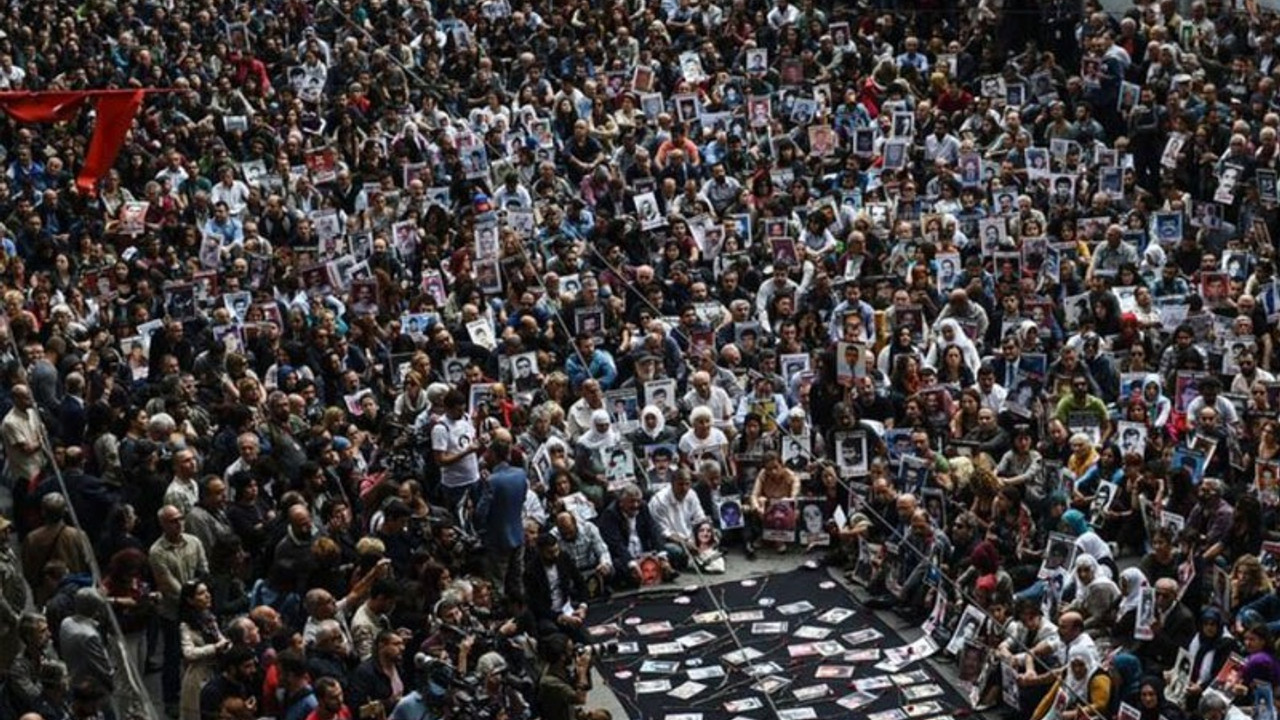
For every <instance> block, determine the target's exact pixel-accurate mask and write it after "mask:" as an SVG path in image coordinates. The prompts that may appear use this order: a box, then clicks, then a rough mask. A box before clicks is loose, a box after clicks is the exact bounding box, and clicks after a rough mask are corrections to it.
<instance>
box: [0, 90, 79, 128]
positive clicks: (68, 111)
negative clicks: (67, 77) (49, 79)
mask: <svg viewBox="0 0 1280 720" xmlns="http://www.w3.org/2000/svg"><path fill="white" fill-rule="evenodd" d="M88 97H89V96H88V95H85V94H84V93H77V92H50V93H5V94H3V95H0V109H3V110H4V111H5V112H7V113H9V115H11V116H13V117H14V118H16V119H18V120H21V121H22V122H25V123H51V122H66V121H68V120H70V119H72V118H74V117H75V116H76V113H78V112H80V106H82V105H84V101H85V100H87V99H88Z"/></svg>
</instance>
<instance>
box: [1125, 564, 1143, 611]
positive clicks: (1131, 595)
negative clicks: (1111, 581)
mask: <svg viewBox="0 0 1280 720" xmlns="http://www.w3.org/2000/svg"><path fill="white" fill-rule="evenodd" d="M1126 585H1128V590H1126V589H1125V586H1126ZM1147 586H1148V582H1147V576H1146V575H1144V574H1143V573H1142V571H1141V570H1139V569H1138V568H1136V567H1131V568H1126V569H1125V570H1124V571H1122V572H1121V573H1120V593H1121V595H1122V597H1121V598H1120V612H1119V615H1121V616H1122V615H1124V614H1125V612H1127V611H1129V610H1133V611H1135V612H1136V611H1137V609H1138V601H1139V599H1140V598H1141V597H1142V591H1143V590H1145V589H1147Z"/></svg>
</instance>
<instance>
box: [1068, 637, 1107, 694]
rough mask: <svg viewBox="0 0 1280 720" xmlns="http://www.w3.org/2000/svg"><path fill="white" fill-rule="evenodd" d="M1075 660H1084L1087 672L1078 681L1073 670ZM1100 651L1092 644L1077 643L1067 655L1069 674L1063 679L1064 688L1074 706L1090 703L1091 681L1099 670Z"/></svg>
mask: <svg viewBox="0 0 1280 720" xmlns="http://www.w3.org/2000/svg"><path fill="white" fill-rule="evenodd" d="M1073 660H1082V661H1083V662H1084V666H1085V671H1084V678H1083V679H1080V680H1077V679H1076V674H1075V672H1074V671H1073V670H1072V669H1071V662H1072V661H1073ZM1098 664H1099V663H1098V650H1097V648H1096V647H1094V646H1093V645H1092V644H1090V643H1076V644H1075V645H1072V646H1071V650H1070V651H1069V652H1068V653H1067V672H1066V673H1065V674H1064V675H1063V677H1062V688H1063V690H1065V691H1066V693H1067V700H1068V702H1070V703H1071V704H1072V705H1084V704H1088V702H1089V680H1090V679H1091V678H1092V677H1093V673H1094V672H1096V671H1097V669H1098Z"/></svg>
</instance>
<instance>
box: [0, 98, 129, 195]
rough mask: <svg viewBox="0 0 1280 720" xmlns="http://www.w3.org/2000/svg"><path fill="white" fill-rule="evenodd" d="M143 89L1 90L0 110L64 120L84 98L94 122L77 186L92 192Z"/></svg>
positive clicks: (29, 119)
mask: <svg viewBox="0 0 1280 720" xmlns="http://www.w3.org/2000/svg"><path fill="white" fill-rule="evenodd" d="M144 94H145V91H143V90H91V91H87V92H46V93H0V110H3V111H4V112H6V113H8V114H9V116H10V117H13V118H15V119H17V120H20V121H22V122H25V123H53V122H67V121H69V120H72V119H74V118H75V116H76V113H78V112H80V110H81V108H83V107H84V105H85V103H86V102H92V103H93V107H94V110H95V111H97V122H96V123H95V124H94V128H93V138H92V139H90V141H89V150H88V152H87V154H86V156H85V159H84V166H83V167H81V168H80V174H79V176H77V177H76V187H77V188H78V189H79V190H80V191H81V192H84V193H92V192H93V189H94V186H95V185H96V184H97V182H98V180H100V179H102V176H104V175H106V174H107V171H109V170H110V169H111V166H112V164H114V163H115V161H116V155H118V154H120V146H121V145H123V144H124V138H125V136H126V135H127V134H128V133H129V128H130V126H132V125H133V116H134V114H135V113H137V112H138V107H139V106H140V105H141V104H142V96H143V95H144Z"/></svg>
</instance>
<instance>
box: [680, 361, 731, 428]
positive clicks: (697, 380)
mask: <svg viewBox="0 0 1280 720" xmlns="http://www.w3.org/2000/svg"><path fill="white" fill-rule="evenodd" d="M681 400H682V402H683V403H684V406H685V407H686V408H689V409H694V408H699V407H705V408H707V409H708V410H710V411H711V424H712V426H713V427H717V428H719V429H720V430H723V431H724V432H725V433H732V432H733V411H734V406H733V400H732V399H731V398H730V397H729V393H727V392H725V390H724V388H722V387H720V386H718V385H714V384H712V382H711V373H709V372H707V371H705V370H698V371H696V372H694V373H693V375H691V376H689V391H688V392H686V393H685V394H684V397H683V398H681Z"/></svg>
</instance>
